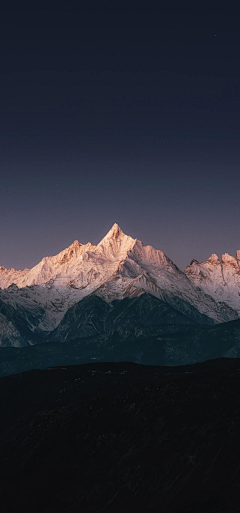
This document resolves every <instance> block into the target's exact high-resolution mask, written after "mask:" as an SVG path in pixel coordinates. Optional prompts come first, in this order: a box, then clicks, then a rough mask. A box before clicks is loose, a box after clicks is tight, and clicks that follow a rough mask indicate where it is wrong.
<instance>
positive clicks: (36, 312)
mask: <svg viewBox="0 0 240 513" xmlns="http://www.w3.org/2000/svg"><path fill="white" fill-rule="evenodd" d="M238 255H239V257H240V251H239V252H238ZM236 266H237V268H238V273H237V269H236ZM223 269H224V272H223ZM233 272H234V273H235V274H234V277H235V278H234V279H235V280H237V282H239V290H240V270H239V267H238V263H237V261H236V260H235V259H234V258H233V257H230V256H229V255H223V258H222V262H221V263H220V262H219V260H218V257H217V255H212V256H211V257H210V259H209V260H208V261H207V262H205V263H204V264H200V263H199V262H197V261H196V260H195V261H192V263H191V265H190V266H188V268H187V270H186V273H184V272H182V271H181V270H180V269H178V267H177V266H176V265H175V264H174V263H173V262H172V261H171V260H170V259H169V258H168V257H167V256H166V255H165V254H164V253H163V252H162V251H160V250H156V249H154V248H153V247H151V246H144V245H143V243H142V242H141V241H139V240H138V239H133V238H132V237H130V236H128V235H125V234H124V233H123V231H122V230H121V228H120V227H119V226H118V224H116V223H115V224H114V225H113V226H112V228H111V229H110V230H109V232H108V233H107V235H106V236H105V237H104V238H103V239H102V240H101V241H100V242H99V244H97V246H94V245H92V244H91V242H88V243H87V244H81V243H80V242H78V241H77V240H75V241H74V242H73V243H72V244H71V245H70V246H69V247H68V248H66V249H64V250H63V251H61V252H60V253H58V254H57V255H54V256H49V257H44V258H43V259H42V260H41V261H40V262H39V263H38V264H37V265H36V266H34V267H33V268H32V269H24V271H16V270H15V269H5V268H4V267H0V287H1V289H7V290H2V291H1V294H0V295H1V298H2V301H4V302H6V303H7V304H9V305H11V306H12V307H14V308H20V310H21V311H24V312H26V318H27V322H28V325H29V328H30V330H33V331H34V330H45V331H51V330H53V329H55V328H56V326H58V324H59V323H60V321H61V320H62V319H63V317H64V315H65V313H66V312H67V310H68V309H69V308H70V307H72V306H73V305H74V304H76V303H78V302H79V301H81V300H82V299H83V298H85V297H87V296H91V295H93V294H94V295H95V296H99V297H100V298H102V299H103V300H104V301H105V302H107V303H111V302H112V301H113V300H121V299H124V298H127V297H128V298H130V297H131V298H132V297H137V296H139V294H140V291H145V292H147V293H149V294H151V295H153V296H155V297H157V298H158V299H161V300H162V301H164V302H166V303H168V304H169V305H170V306H171V307H173V308H174V309H176V310H178V311H179V312H181V313H183V314H184V315H187V316H189V317H190V318H192V319H194V320H195V319H198V321H199V322H205V321H204V320H203V316H204V318H205V319H208V321H209V317H211V318H212V319H214V320H215V321H216V322H223V321H224V320H230V319H233V318H236V317H237V313H236V311H233V309H232V308H233V306H234V310H236V304H237V305H238V309H239V313H240V305H239V296H238V303H236V304H235V303H234V305H232V303H231V294H230V296H229V297H230V299H229V297H228V296H226V294H225V296H224V299H222V296H221V294H222V290H223V289H224V287H226V279H227V276H228V275H229V276H230V275H231V273H233ZM223 276H224V279H223ZM221 280H222V281H221ZM205 282H207V283H208V284H210V286H208V287H205V286H204V283H205ZM219 283H221V284H222V285H221V286H220V289H219ZM14 284H15V286H14ZM196 285H197V286H196ZM213 289H214V290H213ZM219 290H220V295H219ZM141 293H142V292H141ZM206 293H207V294H208V295H206ZM219 297H220V301H225V299H226V303H227V304H222V303H219ZM213 298H214V299H213ZM228 305H229V306H230V307H231V308H229V306H228ZM208 321H207V322H208ZM210 322H211V321H210Z"/></svg>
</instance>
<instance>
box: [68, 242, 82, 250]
mask: <svg viewBox="0 0 240 513" xmlns="http://www.w3.org/2000/svg"><path fill="white" fill-rule="evenodd" d="M80 246H82V244H81V242H79V241H78V240H75V241H74V242H73V243H72V244H71V245H70V246H69V247H70V248H80Z"/></svg>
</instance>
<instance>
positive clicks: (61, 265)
mask: <svg viewBox="0 0 240 513" xmlns="http://www.w3.org/2000/svg"><path fill="white" fill-rule="evenodd" d="M94 249H95V246H93V245H92V244H91V242H88V244H85V245H83V244H80V242H78V241H77V240H75V241H74V242H73V243H72V244H71V245H70V246H69V247H68V248H66V249H64V250H63V251H61V252H60V253H58V254H57V255H54V256H49V257H44V258H43V259H42V260H41V261H40V262H39V264H37V265H36V266H35V267H33V268H32V269H24V271H16V270H15V269H5V267H0V287H1V288H2V289H5V288H7V287H9V286H10V285H12V284H13V283H14V284H16V285H17V286H18V287H19V288H23V287H27V286H31V285H42V284H44V283H47V282H49V281H50V280H54V279H55V278H56V277H57V276H59V275H71V271H72V270H73V268H74V267H76V265H78V263H79V262H81V260H82V259H83V258H84V255H85V254H86V253H87V252H91V251H93V250H94Z"/></svg>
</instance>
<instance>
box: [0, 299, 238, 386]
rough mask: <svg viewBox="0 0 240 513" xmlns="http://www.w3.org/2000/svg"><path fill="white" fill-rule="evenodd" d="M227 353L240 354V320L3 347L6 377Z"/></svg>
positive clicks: (0, 364)
mask: <svg viewBox="0 0 240 513" xmlns="http://www.w3.org/2000/svg"><path fill="white" fill-rule="evenodd" d="M100 304H101V303H100ZM221 357H229V358H240V320H239V319H237V320H236V321H231V322H229V323H224V324H219V325H215V326H204V325H202V326H199V325H195V326H191V325H172V324H165V325H164V324H162V325H151V326H135V327H133V328H131V327H124V328H121V327H119V328H118V329H116V331H110V332H104V333H102V334H100V335H99V334H97V335H94V336H91V337H85V338H77V339H74V340H70V341H68V342H66V343H59V342H48V343H46V344H36V345H33V346H30V347H23V348H19V349H18V348H0V376H6V375H10V374H16V373H18V372H23V371H25V370H30V369H44V368H46V367H50V366H61V365H76V364H80V363H88V362H92V361H93V360H94V361H100V362H101V361H102V362H104V361H105V362H109V361H111V362H124V361H131V362H135V363H141V364H145V365H173V366H174V365H189V364H193V363H196V362H204V361H206V360H209V359H215V358H221Z"/></svg>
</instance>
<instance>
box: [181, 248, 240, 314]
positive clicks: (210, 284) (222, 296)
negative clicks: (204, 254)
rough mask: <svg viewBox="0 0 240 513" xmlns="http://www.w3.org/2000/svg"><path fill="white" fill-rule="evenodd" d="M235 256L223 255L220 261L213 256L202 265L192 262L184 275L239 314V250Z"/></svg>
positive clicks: (195, 261)
mask: <svg viewBox="0 0 240 513" xmlns="http://www.w3.org/2000/svg"><path fill="white" fill-rule="evenodd" d="M236 256H237V258H234V257H233V256H231V255H229V254H228V253H225V254H224V255H222V258H221V261H220V260H219V258H218V257H217V255H215V254H213V255H211V257H210V258H209V259H208V260H207V261H206V262H203V263H201V262H198V261H197V260H193V261H192V262H191V264H190V265H189V266H188V267H187V268H186V270H185V273H186V275H187V277H188V278H189V279H190V280H191V281H192V283H194V285H197V286H198V287H200V288H201V289H202V290H203V291H204V292H205V293H207V294H210V295H211V296H212V297H213V298H214V299H217V300H218V301H224V302H225V303H227V304H228V305H229V306H231V308H234V309H235V310H237V311H238V312H239V313H240V297H239V296H240V250H238V251H237V255H236Z"/></svg>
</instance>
